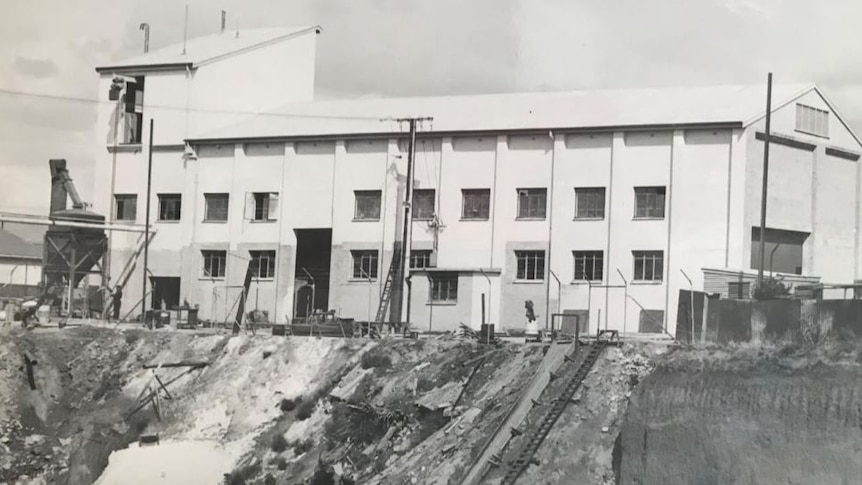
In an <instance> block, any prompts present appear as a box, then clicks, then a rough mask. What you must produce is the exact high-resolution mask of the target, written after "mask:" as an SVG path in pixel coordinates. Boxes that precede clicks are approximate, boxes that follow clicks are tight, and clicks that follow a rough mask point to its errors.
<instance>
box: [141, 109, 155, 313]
mask: <svg viewBox="0 0 862 485" xmlns="http://www.w3.org/2000/svg"><path fill="white" fill-rule="evenodd" d="M152 184H153V119H152V118H150V147H149V150H147V216H146V217H147V218H146V219H144V268H143V271H142V276H141V279H142V286H141V323H143V324H144V325H146V324H147V260H148V259H149V255H150V250H149V249H150V245H149V244H147V243H148V242H149V240H150V191H151V190H152ZM153 328H155V322H153Z"/></svg>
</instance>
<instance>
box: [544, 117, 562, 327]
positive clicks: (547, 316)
mask: <svg viewBox="0 0 862 485" xmlns="http://www.w3.org/2000/svg"><path fill="white" fill-rule="evenodd" d="M548 136H549V137H550V138H551V184H550V187H549V188H548V200H547V205H548V257H547V259H546V261H545V266H546V267H547V268H548V274H551V275H553V276H554V279H556V280H557V288H558V289H557V313H559V312H560V308H559V304H560V297H559V293H560V290H559V288H560V286H559V283H560V280H559V279H558V278H557V276H556V275H554V274H553V273H554V272H553V271H551V249H552V248H553V245H554V244H553V242H554V237H553V236H554V166H555V165H556V160H557V136H556V134H555V133H554V132H553V131H549V132H548ZM549 283H550V282H549ZM550 306H551V285H550V284H548V285H547V286H546V287H545V330H546V331H547V330H548V323H551V324H553V321H551V320H552V319H551V308H550Z"/></svg>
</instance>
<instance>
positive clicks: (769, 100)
mask: <svg viewBox="0 0 862 485" xmlns="http://www.w3.org/2000/svg"><path fill="white" fill-rule="evenodd" d="M771 120H772V73H771V72H770V73H769V76H768V77H767V80H766V130H765V131H764V133H763V181H762V182H761V188H760V265H758V268H757V286H760V285H761V284H762V283H763V263H764V261H763V260H764V256H765V255H766V254H765V252H766V246H765V244H766V240H765V237H766V187H767V181H768V180H769V130H770V121H771Z"/></svg>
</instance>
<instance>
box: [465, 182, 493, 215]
mask: <svg viewBox="0 0 862 485" xmlns="http://www.w3.org/2000/svg"><path fill="white" fill-rule="evenodd" d="M461 195H462V197H463V199H464V202H463V206H462V208H461V218H462V219H478V220H486V221H487V220H488V218H489V217H490V213H491V189H463V190H461Z"/></svg>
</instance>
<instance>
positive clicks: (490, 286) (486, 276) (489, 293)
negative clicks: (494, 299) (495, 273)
mask: <svg viewBox="0 0 862 485" xmlns="http://www.w3.org/2000/svg"><path fill="white" fill-rule="evenodd" d="M479 272H480V273H482V276H484V277H485V279H486V280H488V322H487V323H491V321H492V320H493V319H492V318H491V290H492V285H491V278H490V277H489V276H488V275H487V274H486V273H485V271H484V270H483V269H482V268H479ZM483 323H486V322H483Z"/></svg>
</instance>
